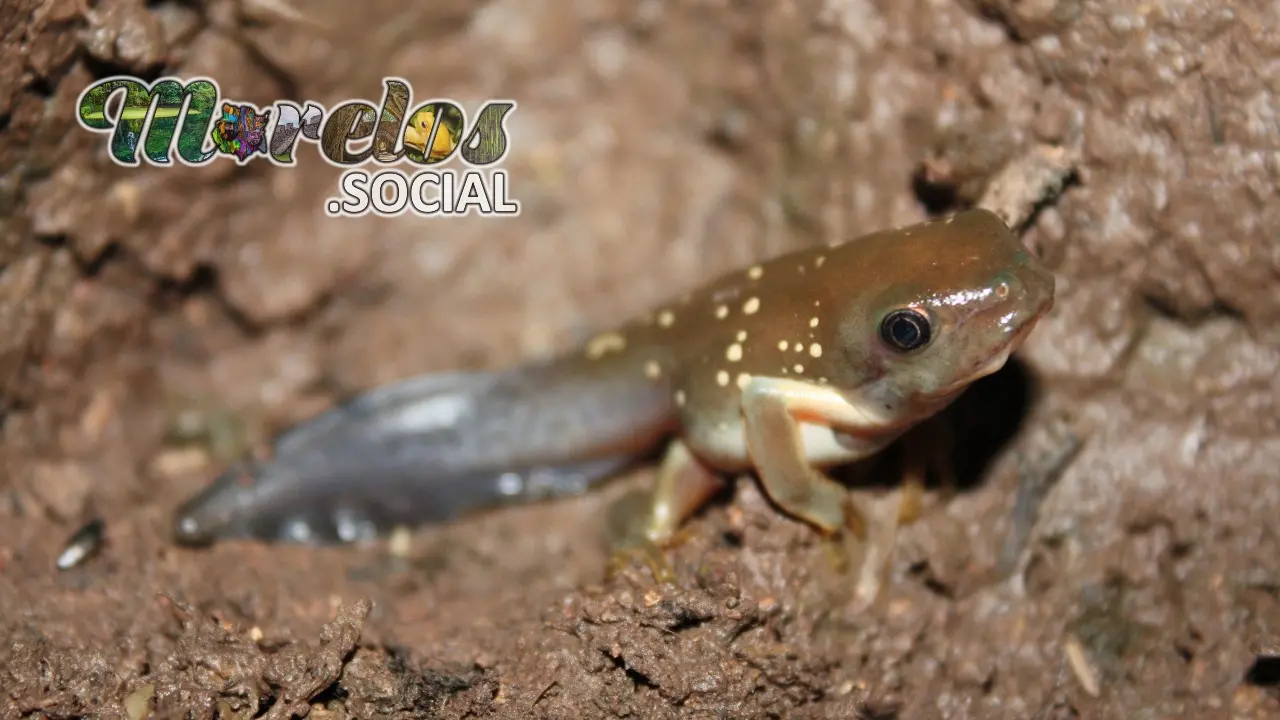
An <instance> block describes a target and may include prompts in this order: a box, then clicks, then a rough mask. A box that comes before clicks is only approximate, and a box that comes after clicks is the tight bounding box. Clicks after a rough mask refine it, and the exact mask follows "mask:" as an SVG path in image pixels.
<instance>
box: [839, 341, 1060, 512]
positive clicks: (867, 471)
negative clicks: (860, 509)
mask: <svg viewBox="0 0 1280 720" xmlns="http://www.w3.org/2000/svg"><path fill="white" fill-rule="evenodd" d="M1038 389H1039V388H1038V383H1037V382H1036V379H1035V377H1034V376H1033V375H1032V374H1031V373H1030V372H1029V371H1028V370H1027V368H1026V366H1025V365H1023V364H1022V362H1021V361H1019V360H1018V358H1017V357H1013V358H1010V359H1009V361H1008V363H1006V364H1005V366H1004V367H1003V368H1001V369H1000V370H999V371H997V372H995V373H992V374H991V375H989V376H987V377H985V378H982V379H981V380H978V381H977V382H975V383H974V384H973V385H972V386H971V387H970V388H969V390H968V391H966V392H965V393H964V394H963V395H961V396H960V397H959V398H957V399H956V401H955V402H954V403H952V405H951V406H950V407H948V408H947V409H946V410H944V411H943V412H942V413H940V414H939V415H938V416H937V418H936V419H935V420H934V421H933V422H934V423H935V424H937V425H940V426H942V428H943V429H945V431H946V432H947V434H949V435H950V445H951V449H950V452H949V453H947V454H946V455H945V457H946V458H947V460H948V461H949V464H950V466H951V470H952V472H953V473H954V475H955V482H956V489H957V490H961V491H963V490H969V489H972V488H974V487H976V486H977V485H979V484H981V483H982V482H983V481H984V480H985V478H986V475H987V471H988V469H989V468H990V466H991V464H992V463H993V462H994V461H995V459H996V458H997V457H998V456H999V455H1000V452H1001V451H1002V450H1003V449H1004V448H1005V446H1007V445H1008V444H1009V442H1010V441H1011V440H1012V439H1013V438H1014V436H1015V435H1017V433H1018V431H1019V429H1020V428H1021V427H1022V424H1023V422H1024V421H1025V420H1026V418H1027V415H1028V414H1029V413H1030V410H1031V408H1032V406H1033V404H1034V400H1035V397H1036V396H1037V394H1038ZM913 432H924V433H926V435H925V438H926V442H943V441H944V440H943V439H942V438H945V437H946V436H945V435H942V436H940V437H939V436H933V437H931V436H930V435H929V434H928V433H930V428H928V427H927V426H922V427H921V428H919V429H918V430H916V431H913ZM906 452H907V450H906V443H904V442H902V441H899V442H897V443H894V445H893V446H892V447H890V448H889V449H888V450H887V451H886V452H884V453H881V454H880V455H879V456H877V457H874V458H871V459H870V460H867V461H865V462H862V463H856V464H853V465H849V466H847V467H843V468H839V469H838V470H836V471H835V472H833V475H834V476H835V477H837V478H838V479H840V480H841V481H842V482H846V483H848V484H850V485H851V486H853V487H870V488H880V489H892V488H895V487H897V486H898V484H899V482H900V480H901V478H902V474H901V467H902V462H903V461H904V460H905V457H904V454H905V453H906ZM927 484H928V485H929V487H937V486H938V478H936V477H933V476H931V477H930V478H929V482H928V483H927Z"/></svg>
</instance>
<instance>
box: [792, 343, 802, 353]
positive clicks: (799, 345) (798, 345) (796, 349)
mask: <svg viewBox="0 0 1280 720" xmlns="http://www.w3.org/2000/svg"><path fill="white" fill-rule="evenodd" d="M791 347H793V348H795V351H796V352H804V343H803V342H801V341H797V342H796V344H795V345H792V346H791Z"/></svg>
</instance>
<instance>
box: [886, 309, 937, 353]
mask: <svg viewBox="0 0 1280 720" xmlns="http://www.w3.org/2000/svg"><path fill="white" fill-rule="evenodd" d="M882 334H883V335H884V339H885V340H886V341H887V342H888V343H889V344H890V345H892V346H894V347H895V348H897V349H899V350H904V351H905V350H914V349H916V348H918V347H920V346H921V345H924V344H925V343H927V342H929V321H928V320H927V319H926V318H924V317H922V316H921V315H920V314H919V313H917V312H914V311H912V310H898V311H897V312H894V313H893V314H891V315H889V317H887V318H886V319H885V323H884V328H883V332H882Z"/></svg>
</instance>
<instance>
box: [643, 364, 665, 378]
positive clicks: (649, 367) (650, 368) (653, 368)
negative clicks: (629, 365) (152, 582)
mask: <svg viewBox="0 0 1280 720" xmlns="http://www.w3.org/2000/svg"><path fill="white" fill-rule="evenodd" d="M644 374H645V375H647V376H649V377H651V378H653V379H655V380H656V379H657V378H658V376H660V375H662V366H660V365H658V363H656V362H654V361H653V360H650V361H649V362H647V363H645V364H644Z"/></svg>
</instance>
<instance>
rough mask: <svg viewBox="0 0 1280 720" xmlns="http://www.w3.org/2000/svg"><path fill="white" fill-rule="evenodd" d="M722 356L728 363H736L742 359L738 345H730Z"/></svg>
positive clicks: (740, 347) (740, 348)
mask: <svg viewBox="0 0 1280 720" xmlns="http://www.w3.org/2000/svg"><path fill="white" fill-rule="evenodd" d="M724 356H725V357H726V358H728V360H729V362H738V361H739V360H741V359H742V346H741V345H739V344H738V343H734V344H732V345H730V346H729V349H728V350H725V351H724Z"/></svg>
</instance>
